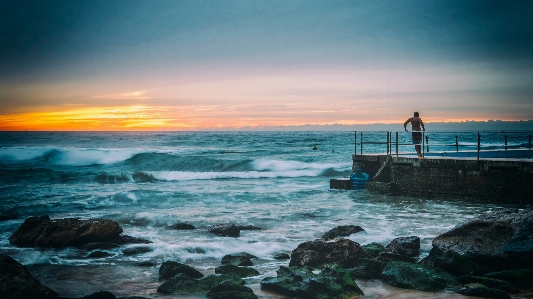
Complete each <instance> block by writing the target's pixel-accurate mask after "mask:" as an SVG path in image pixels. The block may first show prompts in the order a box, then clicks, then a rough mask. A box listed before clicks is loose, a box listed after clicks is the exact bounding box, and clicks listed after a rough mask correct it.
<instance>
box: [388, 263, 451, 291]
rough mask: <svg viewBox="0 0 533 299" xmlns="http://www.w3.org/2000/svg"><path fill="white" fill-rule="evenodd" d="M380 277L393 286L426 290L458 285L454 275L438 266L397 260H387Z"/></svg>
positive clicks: (438, 289)
mask: <svg viewBox="0 0 533 299" xmlns="http://www.w3.org/2000/svg"><path fill="white" fill-rule="evenodd" d="M381 277H382V278H383V280H385V281H386V282H387V283H389V284H391V285H393V286H395V287H398V288H404V289H415V290H420V291H426V292H434V291H440V290H443V289H445V288H448V287H454V286H458V285H459V281H457V279H456V278H455V277H454V276H452V275H451V274H450V273H448V272H446V271H444V270H441V269H439V268H436V267H431V266H427V265H421V264H412V263H406V262H398V261H390V262H388V263H387V266H386V267H385V269H383V272H382V273H381Z"/></svg>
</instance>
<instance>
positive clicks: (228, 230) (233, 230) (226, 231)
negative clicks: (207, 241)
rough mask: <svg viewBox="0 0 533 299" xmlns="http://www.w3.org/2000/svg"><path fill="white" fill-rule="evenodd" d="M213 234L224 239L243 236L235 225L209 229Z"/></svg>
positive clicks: (222, 225) (220, 225)
mask: <svg viewBox="0 0 533 299" xmlns="http://www.w3.org/2000/svg"><path fill="white" fill-rule="evenodd" d="M207 231H209V232H210V233H212V234H215V235H217V236H222V237H238V236H240V235H241V231H240V230H239V228H238V227H237V226H236V225H235V224H218V225H213V226H211V227H209V228H207Z"/></svg>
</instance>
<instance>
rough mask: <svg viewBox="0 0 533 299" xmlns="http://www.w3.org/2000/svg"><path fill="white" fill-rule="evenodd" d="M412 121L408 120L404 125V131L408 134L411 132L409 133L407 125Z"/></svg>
mask: <svg viewBox="0 0 533 299" xmlns="http://www.w3.org/2000/svg"><path fill="white" fill-rule="evenodd" d="M410 120H411V119H408V120H406V121H405V122H404V123H403V129H404V130H405V131H406V132H409V131H407V124H408V123H409V121H410Z"/></svg>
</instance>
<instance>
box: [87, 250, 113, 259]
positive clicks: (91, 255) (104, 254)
mask: <svg viewBox="0 0 533 299" xmlns="http://www.w3.org/2000/svg"><path fill="white" fill-rule="evenodd" d="M112 255H113V254H111V253H109V252H105V251H100V250H96V251H93V252H91V253H89V254H88V255H87V257H88V258H97V259H98V258H104V257H109V256H112Z"/></svg>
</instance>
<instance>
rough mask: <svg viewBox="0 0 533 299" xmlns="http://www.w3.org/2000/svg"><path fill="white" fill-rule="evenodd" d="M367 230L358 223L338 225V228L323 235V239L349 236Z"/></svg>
mask: <svg viewBox="0 0 533 299" xmlns="http://www.w3.org/2000/svg"><path fill="white" fill-rule="evenodd" d="M364 231H365V230H364V229H362V228H361V227H360V226H356V225H343V226H337V227H336V228H334V229H332V230H330V231H328V232H327V233H325V234H324V235H323V236H322V239H325V240H331V239H335V238H337V237H348V236H350V235H351V234H356V233H358V232H364Z"/></svg>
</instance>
